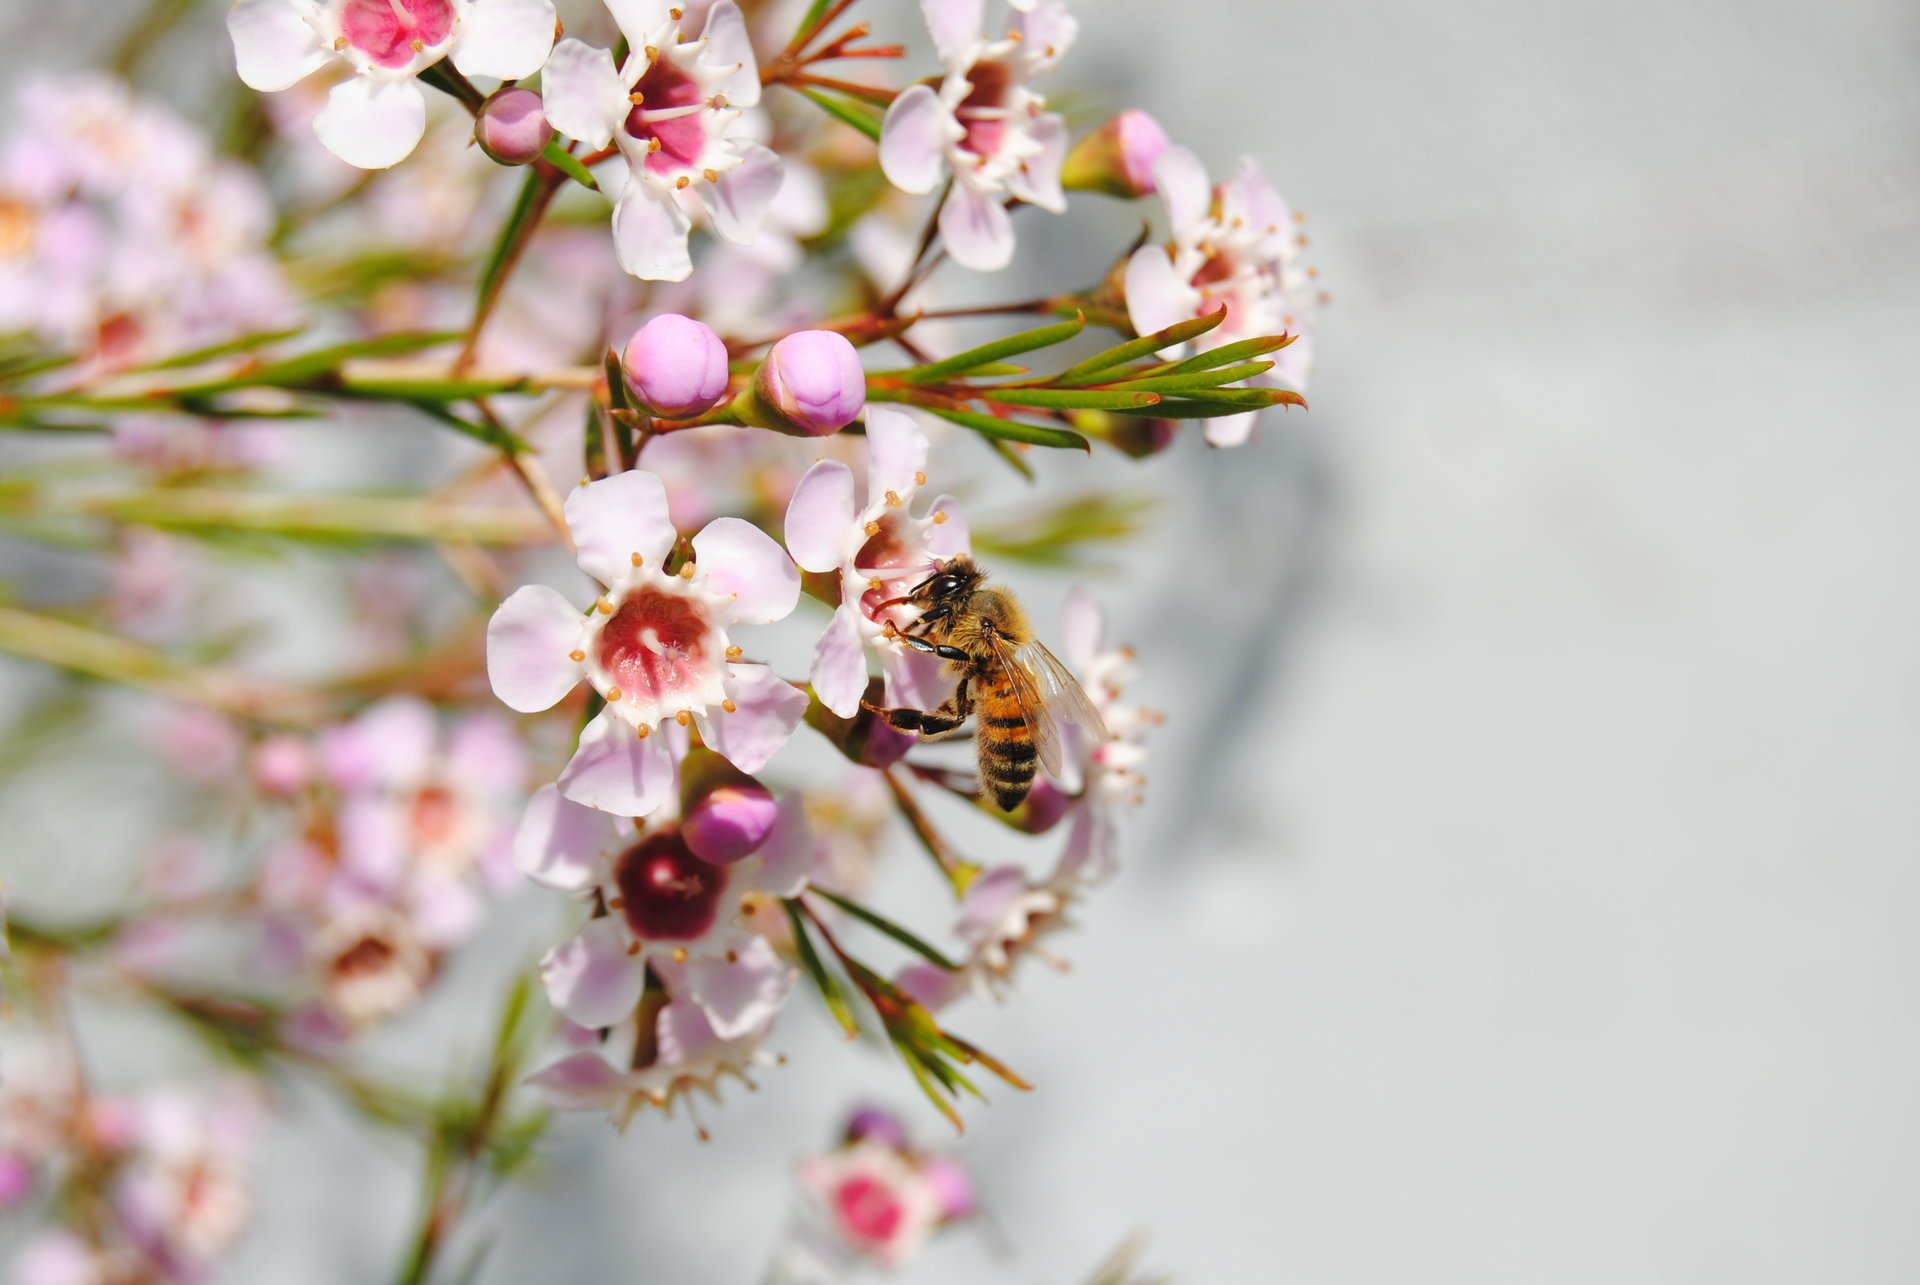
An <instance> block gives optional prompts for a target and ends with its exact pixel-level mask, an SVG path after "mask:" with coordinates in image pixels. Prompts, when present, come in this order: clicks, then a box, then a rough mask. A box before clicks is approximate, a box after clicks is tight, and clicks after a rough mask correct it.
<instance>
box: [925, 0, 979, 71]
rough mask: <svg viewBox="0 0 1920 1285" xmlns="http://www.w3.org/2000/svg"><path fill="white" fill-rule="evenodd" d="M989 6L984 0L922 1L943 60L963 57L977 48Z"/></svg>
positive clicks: (935, 46) (935, 45) (928, 23)
mask: <svg viewBox="0 0 1920 1285" xmlns="http://www.w3.org/2000/svg"><path fill="white" fill-rule="evenodd" d="M985 9H986V7H985V5H984V4H982V3H981V0H920V12H921V13H922V14H923V15H925V17H926V20H927V30H928V31H929V32H931V33H932V34H933V47H934V48H935V49H936V50H938V51H939V54H940V61H941V62H951V61H953V60H954V59H957V58H962V57H964V56H966V54H967V53H968V51H970V50H971V49H972V48H973V46H974V44H975V43H976V42H977V41H978V40H979V39H980V33H981V30H982V29H983V26H984V22H985Z"/></svg>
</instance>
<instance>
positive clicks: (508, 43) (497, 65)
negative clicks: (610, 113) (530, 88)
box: [453, 0, 605, 146]
mask: <svg viewBox="0 0 1920 1285" xmlns="http://www.w3.org/2000/svg"><path fill="white" fill-rule="evenodd" d="M555 17H556V15H555V13H554V11H553V0H474V2H473V4H472V5H471V6H469V8H468V9H467V16H466V17H465V18H464V19H462V21H461V24H460V37H459V39H460V43H459V44H457V45H455V46H454V50H453V65H454V66H455V67H458V68H459V69H460V70H461V71H462V72H464V73H466V74H467V75H469V76H492V77H494V78H495V79H498V80H519V79H520V78H521V77H523V76H531V75H533V73H534V72H536V71H539V70H540V65H541V64H542V63H544V62H546V60H547V53H548V51H549V50H551V49H552V48H553V24H554V19H555ZM601 146H605V144H601Z"/></svg>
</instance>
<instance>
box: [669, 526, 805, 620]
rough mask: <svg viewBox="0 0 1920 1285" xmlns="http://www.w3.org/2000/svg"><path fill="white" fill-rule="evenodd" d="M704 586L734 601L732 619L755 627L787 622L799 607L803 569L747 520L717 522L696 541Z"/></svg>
mask: <svg viewBox="0 0 1920 1285" xmlns="http://www.w3.org/2000/svg"><path fill="white" fill-rule="evenodd" d="M693 558H694V565H695V567H696V568H697V570H698V572H699V575H700V578H701V580H702V582H704V583H705V584H706V585H707V586H708V587H709V588H710V589H712V590H713V591H714V592H715V593H719V594H723V595H724V594H731V595H733V618H734V619H735V620H738V621H743V622H745V623H746V624H750V625H766V624H771V623H773V622H774V621H776V620H783V619H785V618H786V617H787V616H788V615H790V614H791V613H792V611H793V608H794V604H795V603H797V602H799V601H800V569H799V568H798V567H796V566H794V565H793V559H791V558H789V557H788V556H787V551H786V550H785V549H783V548H781V547H780V546H779V544H778V543H776V542H775V541H774V539H773V537H772V536H770V535H768V534H767V533H766V532H765V531H762V530H761V529H760V528H759V527H757V526H755V525H753V523H751V522H748V521H746V520H745V519H743V518H715V519H714V520H713V521H711V522H709V523H707V525H706V526H705V528H703V529H702V530H701V532H700V534H699V535H696V536H694V537H693Z"/></svg>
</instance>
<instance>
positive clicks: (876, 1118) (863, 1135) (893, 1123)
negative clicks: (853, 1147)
mask: <svg viewBox="0 0 1920 1285" xmlns="http://www.w3.org/2000/svg"><path fill="white" fill-rule="evenodd" d="M846 1141H847V1142H849V1143H853V1142H877V1143H879V1144H880V1145H881V1146H883V1147H893V1148H894V1149H896V1150H898V1149H899V1148H901V1147H904V1146H906V1145H907V1131H906V1128H905V1127H904V1126H903V1125H902V1124H901V1123H900V1117H899V1116H897V1115H895V1114H894V1113H893V1112H891V1111H884V1110H882V1109H881V1108H879V1107H861V1108H860V1109H859V1110H858V1111H855V1112H854V1113H853V1118H852V1119H850V1120H848V1121H847V1132H846Z"/></svg>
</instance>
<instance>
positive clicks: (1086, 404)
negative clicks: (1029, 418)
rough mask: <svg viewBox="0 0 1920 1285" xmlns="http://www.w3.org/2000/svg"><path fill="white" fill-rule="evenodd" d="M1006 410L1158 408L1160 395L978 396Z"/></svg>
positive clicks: (1030, 392) (1056, 392)
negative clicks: (1030, 407)
mask: <svg viewBox="0 0 1920 1285" xmlns="http://www.w3.org/2000/svg"><path fill="white" fill-rule="evenodd" d="M978 395H979V396H980V397H982V398H984V399H985V400H987V401H994V402H1000V403H1002V404H1004V405H1007V406H1044V407H1057V408H1060V409H1064V410H1125V409H1130V408H1134V407H1140V406H1154V405H1158V404H1159V401H1160V394H1159V393H1157V392H1154V391H1152V390H1151V389H1138V388H1132V387H1129V388H1126V389H1107V388H1004V389H1002V388H995V389H982V390H981V391H980V393H979V394H978Z"/></svg>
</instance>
